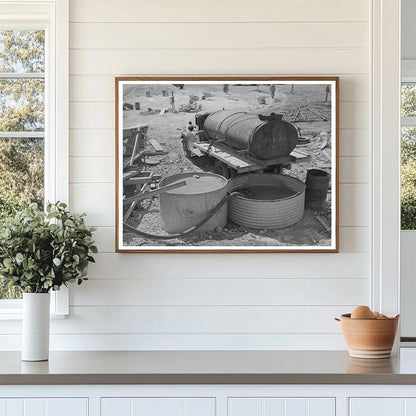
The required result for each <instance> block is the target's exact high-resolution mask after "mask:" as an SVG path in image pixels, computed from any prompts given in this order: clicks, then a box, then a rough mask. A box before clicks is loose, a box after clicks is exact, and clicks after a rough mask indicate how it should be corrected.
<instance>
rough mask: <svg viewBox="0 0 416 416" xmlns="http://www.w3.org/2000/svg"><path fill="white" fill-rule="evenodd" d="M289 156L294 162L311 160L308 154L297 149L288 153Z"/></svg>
mask: <svg viewBox="0 0 416 416" xmlns="http://www.w3.org/2000/svg"><path fill="white" fill-rule="evenodd" d="M290 156H291V157H293V158H294V160H295V161H296V162H305V161H307V160H309V159H310V158H311V157H310V156H309V155H308V154H306V153H304V152H301V151H300V150H297V149H295V150H293V151H292V152H291V153H290Z"/></svg>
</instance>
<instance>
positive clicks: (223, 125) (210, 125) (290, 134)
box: [204, 110, 298, 160]
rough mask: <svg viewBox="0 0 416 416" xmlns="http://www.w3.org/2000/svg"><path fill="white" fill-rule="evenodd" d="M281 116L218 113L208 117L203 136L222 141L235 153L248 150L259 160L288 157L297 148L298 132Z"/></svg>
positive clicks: (226, 111) (234, 112)
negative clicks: (235, 151) (233, 149)
mask: <svg viewBox="0 0 416 416" xmlns="http://www.w3.org/2000/svg"><path fill="white" fill-rule="evenodd" d="M282 118H283V115H282V114H275V113H272V114H270V115H268V116H265V115H261V114H253V113H247V112H236V111H230V110H220V111H216V112H214V113H211V114H210V115H208V116H207V117H206V119H205V121H204V133H205V135H206V136H208V138H211V139H212V140H222V141H224V142H225V143H227V144H228V145H229V146H231V147H233V148H235V149H238V150H248V151H249V153H250V154H251V155H252V156H253V157H255V158H258V159H263V160H268V159H273V158H277V157H281V156H287V155H289V154H290V152H291V151H292V150H293V149H294V148H295V147H296V144H297V139H298V132H297V130H296V127H295V126H293V125H292V124H291V123H289V122H287V121H284V120H282Z"/></svg>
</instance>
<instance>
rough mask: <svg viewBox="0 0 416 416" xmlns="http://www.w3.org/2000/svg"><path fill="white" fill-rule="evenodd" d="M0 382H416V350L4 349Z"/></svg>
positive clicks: (1, 358)
mask: <svg viewBox="0 0 416 416" xmlns="http://www.w3.org/2000/svg"><path fill="white" fill-rule="evenodd" d="M0 384H1V385H20V384H22V385H23V384H32V385H35V384H80V385H81V384H416V349H401V352H400V355H399V354H398V355H396V356H394V357H392V358H389V359H376V360H368V359H354V358H350V357H349V356H348V352H346V351H71V352H61V351H60V352H58V351H55V352H51V354H50V359H49V361H47V362H22V361H21V359H20V352H1V353H0Z"/></svg>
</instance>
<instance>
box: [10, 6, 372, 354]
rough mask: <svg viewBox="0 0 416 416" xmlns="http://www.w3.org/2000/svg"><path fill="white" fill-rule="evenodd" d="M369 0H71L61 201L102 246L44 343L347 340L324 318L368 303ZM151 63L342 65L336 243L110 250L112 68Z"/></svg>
mask: <svg viewBox="0 0 416 416" xmlns="http://www.w3.org/2000/svg"><path fill="white" fill-rule="evenodd" d="M370 3H371V2H370V1H369V0H292V1H286V0H262V1H258V2H253V1H251V0H244V1H241V0H240V1H237V0H234V1H218V0H214V1H195V0H176V1H174V2H173V1H167V0H166V1H149V0H117V1H114V0H71V1H70V48H71V50H70V100H71V102H70V205H71V208H72V209H73V210H76V211H86V212H87V213H88V221H89V223H90V224H92V225H95V226H97V227H98V231H97V240H98V241H97V242H98V246H99V249H100V254H98V255H97V256H96V259H97V264H96V265H95V266H93V267H91V269H90V280H89V281H88V282H86V283H85V284H83V285H82V286H81V287H79V288H74V290H73V291H72V292H71V297H70V314H71V315H70V317H69V318H68V319H65V320H62V321H54V322H53V323H52V334H53V335H52V348H56V349H192V348H197V349H204V348H205V349H206V348H208V349H229V348H236V349H240V348H244V349H245V348H247V349H252V348H255V349H276V348H277V349H279V348H282V349H304V348H318V349H325V348H344V341H343V339H342V336H341V335H340V331H339V328H338V326H337V324H336V323H335V322H334V320H333V317H334V316H337V315H339V314H341V313H344V312H348V311H351V309H352V308H353V307H354V306H355V305H359V304H368V303H369V286H370V284H369V274H370V271H369V265H370V254H369V251H370V248H369V247H370V246H369V235H370V228H369V226H370V176H369V172H370V164H371V159H370V151H369V150H370V148H371V143H370V132H369V124H370V121H369V113H370V102H369V89H370V88H369V86H370V83H371V79H370V56H371V53H370V52H371V50H370V41H371V38H370V32H371V23H370V22H371V10H370ZM159 74H160V75H182V74H186V75H240V74H241V75H328V76H332V75H334V76H335V75H338V76H340V218H339V222H340V253H339V254H283V253H277V254H219V255H215V254H115V253H114V224H115V218H114V211H115V204H114V201H115V196H114V195H115V185H114V183H115V177H114V147H115V146H114V140H115V139H114V77H115V76H122V75H159ZM13 328H15V329H14V330H13V329H12V328H11V329H10V330H11V332H14V331H16V333H18V331H19V328H18V326H15V327H13Z"/></svg>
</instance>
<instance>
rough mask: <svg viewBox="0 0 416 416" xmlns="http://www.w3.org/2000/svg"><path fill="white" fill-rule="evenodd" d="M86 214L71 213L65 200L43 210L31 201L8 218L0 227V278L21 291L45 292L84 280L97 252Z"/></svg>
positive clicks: (92, 230)
mask: <svg viewBox="0 0 416 416" xmlns="http://www.w3.org/2000/svg"><path fill="white" fill-rule="evenodd" d="M84 217H85V214H81V215H77V214H71V213H70V212H69V211H68V210H67V206H66V204H64V203H60V202H57V203H56V204H51V203H49V204H48V205H47V207H46V213H44V212H42V211H39V209H38V206H37V204H31V205H30V206H28V207H26V208H24V209H23V210H21V211H19V212H17V213H16V214H15V215H14V217H12V218H10V219H8V220H7V221H6V222H5V224H4V227H3V228H2V229H1V230H0V277H2V278H3V279H5V281H6V282H7V284H8V285H9V286H10V287H13V286H17V287H19V288H21V289H22V290H23V291H24V292H30V293H47V292H49V291H50V290H51V289H53V290H58V289H59V288H60V287H61V286H62V285H65V286H67V285H68V283H69V282H73V281H77V283H78V284H81V283H82V282H83V280H86V274H87V268H88V264H89V262H94V258H93V257H92V256H91V254H93V253H97V247H96V246H95V245H94V241H93V238H92V234H93V232H94V228H91V227H87V226H86V225H85V223H84Z"/></svg>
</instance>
